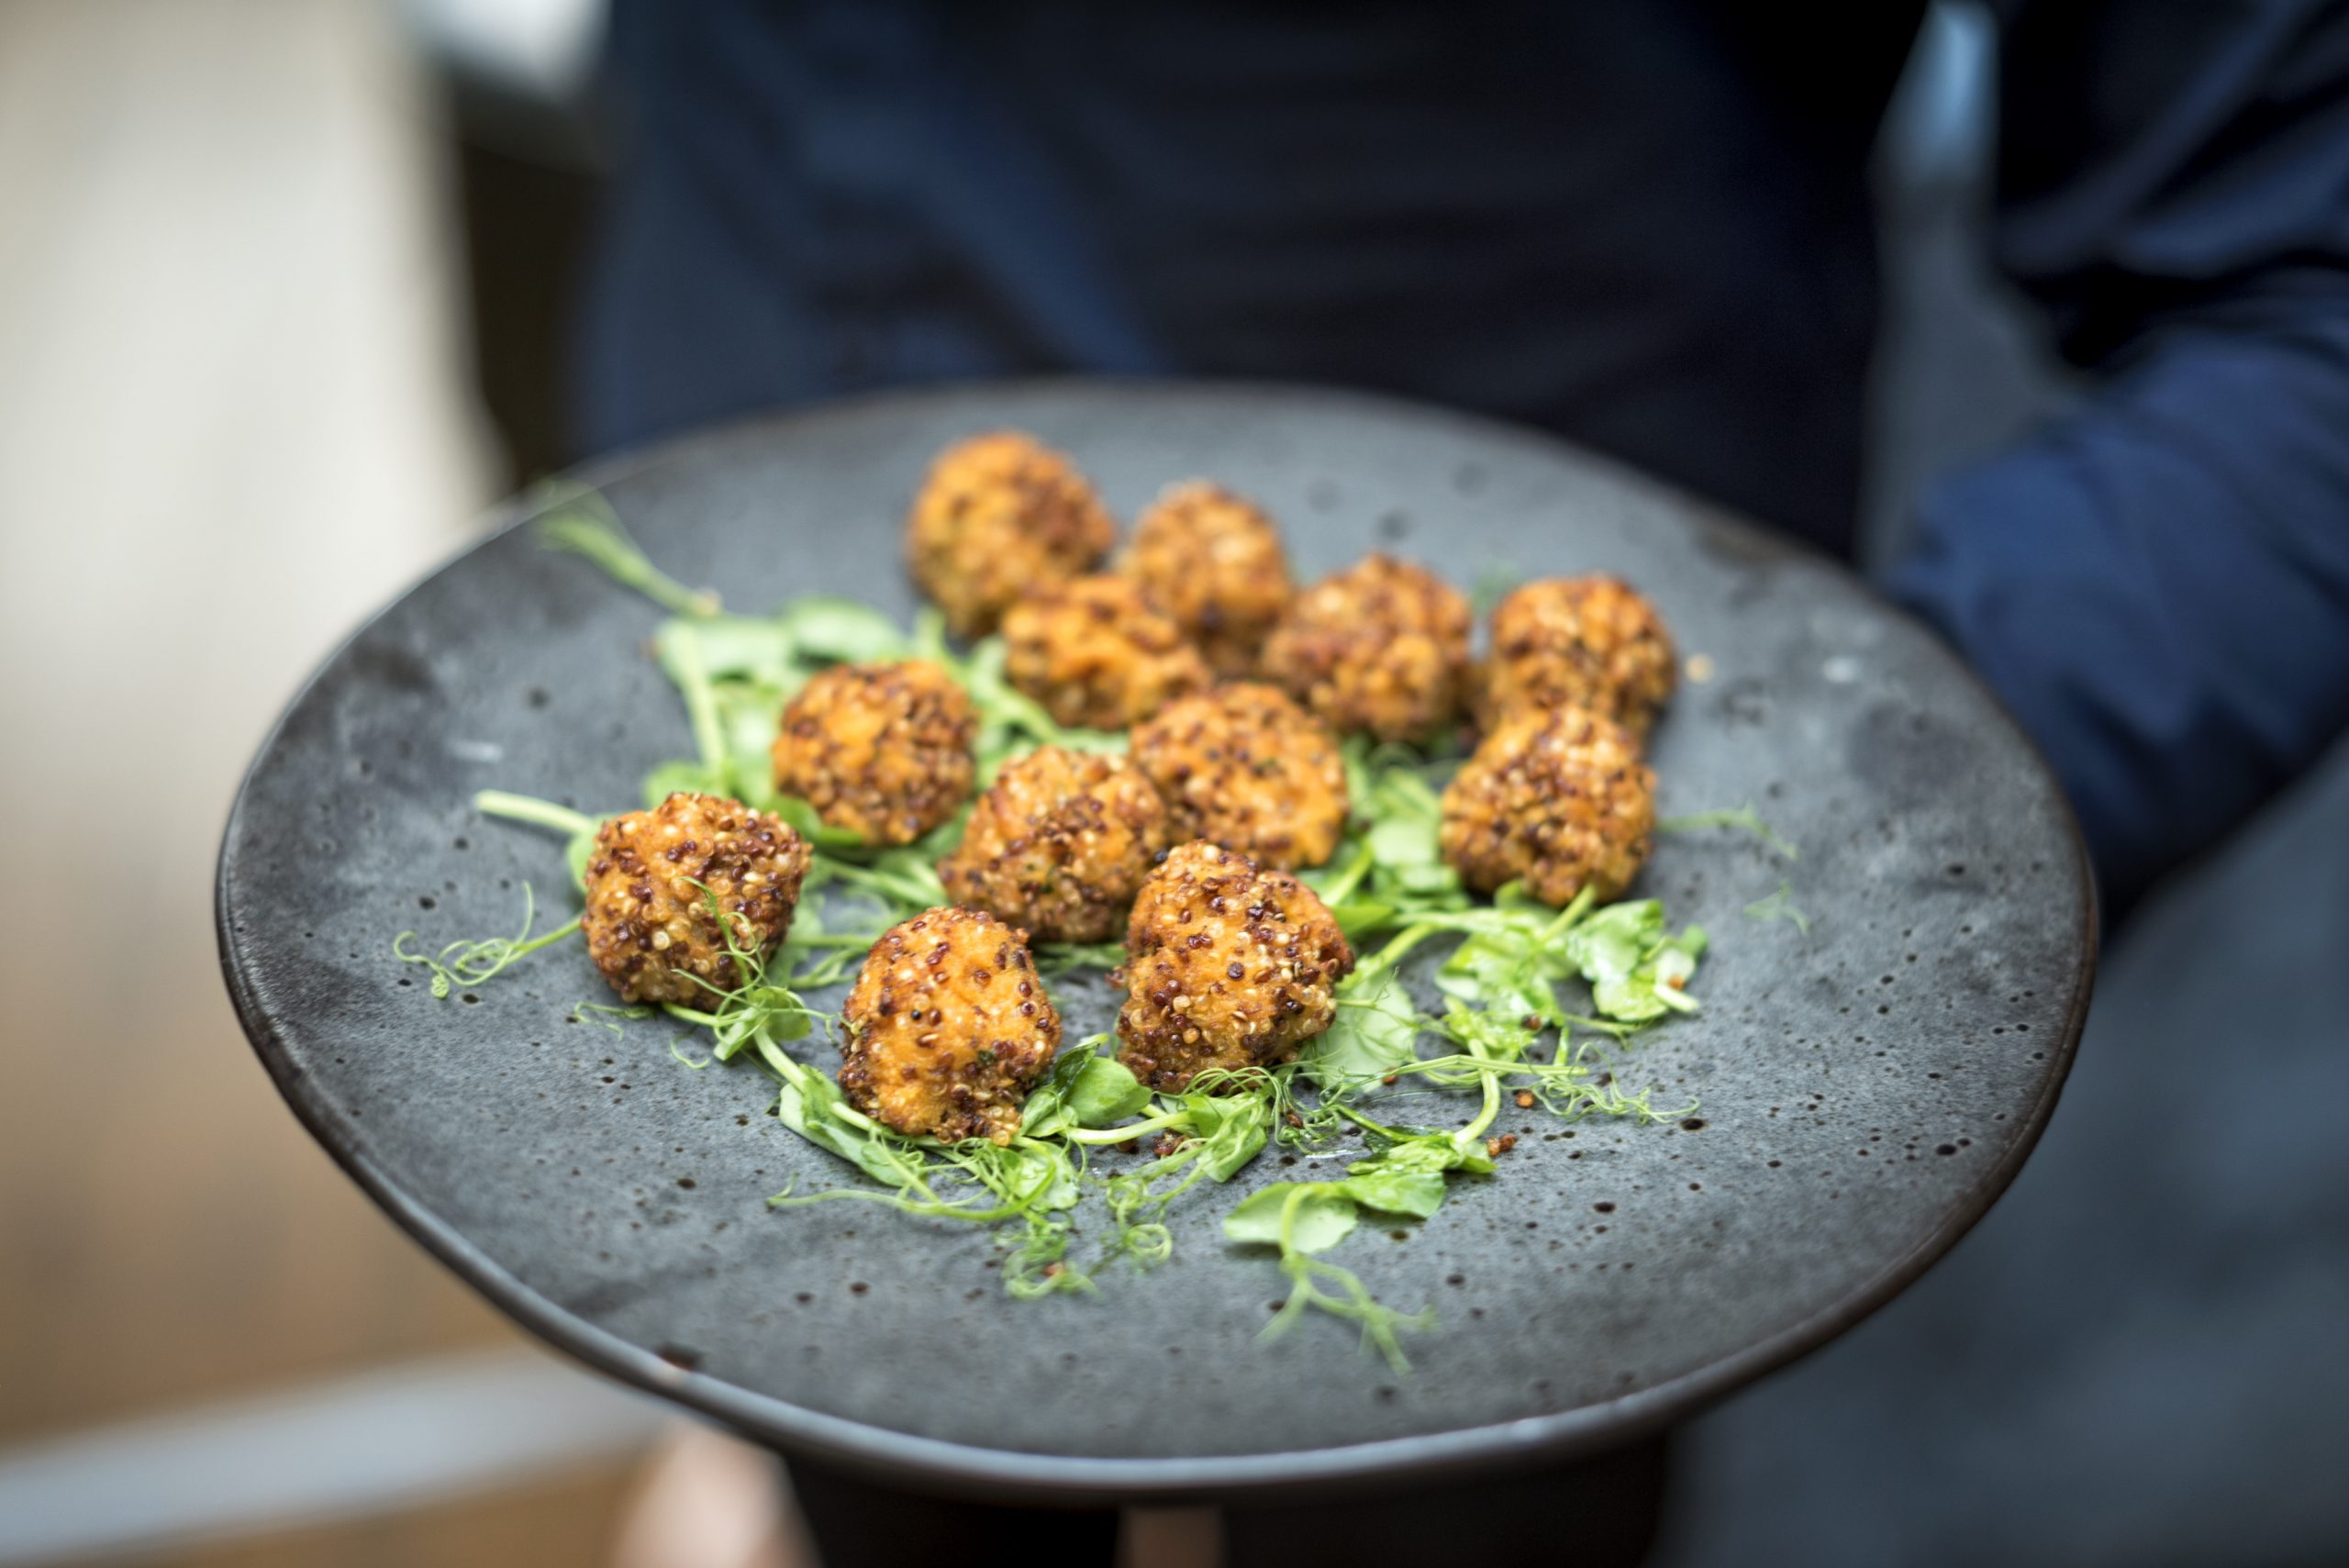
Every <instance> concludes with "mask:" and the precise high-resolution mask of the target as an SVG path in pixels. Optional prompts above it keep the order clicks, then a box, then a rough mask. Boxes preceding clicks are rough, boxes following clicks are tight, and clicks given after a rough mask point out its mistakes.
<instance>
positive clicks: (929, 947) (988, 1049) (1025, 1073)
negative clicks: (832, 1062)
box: [841, 909, 1061, 1143]
mask: <svg viewBox="0 0 2349 1568" xmlns="http://www.w3.org/2000/svg"><path fill="white" fill-rule="evenodd" d="M841 1028H842V1029H843V1031H844V1032H845V1034H846V1036H847V1040H846V1042H845V1043H844V1044H843V1045H842V1046H841V1093H842V1094H843V1095H846V1096H847V1099H848V1103H849V1104H850V1105H852V1106H855V1107H856V1108H857V1109H858V1110H861V1111H863V1113H864V1114H865V1115H867V1116H869V1117H871V1118H873V1119H874V1120H875V1121H877V1122H879V1123H881V1124H882V1125H883V1126H884V1127H887V1128H890V1129H895V1130H896V1131H898V1132H902V1133H904V1134H906V1135H907V1137H909V1138H918V1137H920V1136H922V1135H923V1134H925V1133H926V1134H928V1135H929V1136H930V1137H932V1138H936V1139H938V1140H940V1141H941V1142H945V1143H953V1142H958V1141H960V1140H963V1139H965V1138H987V1139H992V1140H995V1141H996V1142H997V1143H1008V1142H1010V1141H1011V1140H1012V1137H1013V1136H1014V1135H1015V1134H1016V1133H1018V1132H1019V1105H1020V1102H1021V1101H1022V1100H1024V1099H1025V1098H1027V1095H1028V1090H1029V1089H1030V1086H1032V1085H1033V1084H1035V1082H1036V1080H1037V1079H1038V1078H1040V1077H1041V1076H1042V1075H1043V1073H1044V1070H1045V1069H1046V1068H1048V1067H1050V1066H1051V1065H1052V1054H1053V1053H1054V1052H1055V1051H1059V1050H1060V1047H1061V1017H1060V1014H1059V1013H1058V1012H1056V1011H1054V1010H1053V1007H1052V998H1051V997H1050V996H1048V995H1045V994H1044V984H1043V982H1042V981H1041V980H1039V979H1037V978H1036V964H1035V961H1034V960H1033V959H1032V958H1030V956H1029V953H1028V933H1027V932H1025V931H1022V930H1020V929H1019V928H1018V927H1016V926H1007V925H1005V924H1004V923H1003V922H1002V921H1000V920H998V919H996V917H994V916H992V915H988V914H985V913H982V912H981V911H979V910H976V909H930V910H926V911H924V912H923V913H921V914H919V915H917V916H915V917H913V918H912V919H910V920H904V921H900V922H899V923H898V924H896V925H895V926H892V927H891V928H889V929H888V930H887V931H885V932H884V933H883V934H882V937H881V940H879V941H877V942H875V943H874V944H873V951H872V952H870V953H869V954H867V955H866V956H865V960H864V968H863V970H862V971H860V972H859V973H858V974H857V977H856V984H855V985H854V986H853V987H852V989H851V990H850V992H849V995H848V1001H847V1003H846V1005H845V1006H842V1007H841Z"/></svg>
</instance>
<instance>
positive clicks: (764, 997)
mask: <svg viewBox="0 0 2349 1568" xmlns="http://www.w3.org/2000/svg"><path fill="white" fill-rule="evenodd" d="M742 1007H743V1010H744V1011H746V1012H752V1013H755V1014H756V1015H757V1019H758V1024H759V1026H760V1027H763V1029H765V1030H766V1031H767V1035H768V1037H769V1038H770V1039H773V1040H805V1039H807V1034H808V1031H809V1030H810V1029H814V1028H815V1018H814V1015H813V1014H812V1013H810V1012H809V1011H808V1008H807V1004H806V1003H805V1002H802V1001H801V1000H800V999H799V996H798V995H797V993H796V992H793V991H790V990H788V989H786V988H785V987H784V986H781V985H754V986H752V987H751V989H750V990H748V991H746V992H744V993H743V995H742Z"/></svg>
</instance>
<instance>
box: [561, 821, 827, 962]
mask: <svg viewBox="0 0 2349 1568" xmlns="http://www.w3.org/2000/svg"><path fill="white" fill-rule="evenodd" d="M805 875H807V841H806V840H803V839H801V838H800V836H799V835H798V834H797V833H796V832H794V831H792V829H791V827H790V825H789V824H788V823H786V822H785V821H784V820H783V819H782V818H780V817H770V816H768V815H767V814H766V813H765V812H763V811H753V810H751V808H750V807H749V806H745V805H743V804H742V803H741V802H740V801H739V800H729V799H727V798H726V797H725V796H723V795H685V794H677V795H671V796H670V797H669V798H668V799H666V800H664V801H662V803H661V804H660V805H659V806H654V807H653V808H652V809H651V810H650V811H631V812H629V813H628V814H627V815H625V816H621V817H613V818H612V819H611V820H610V821H608V822H607V823H605V824H604V825H603V827H601V828H598V829H596V848H595V851H594V852H593V853H592V854H590V855H589V856H588V859H587V907H586V908H585V909H584V910H583V911H582V912H581V914H580V917H579V926H580V929H581V930H583V931H584V932H585V933H586V937H587V954H588V956H589V957H590V958H592V959H594V960H595V961H596V968H597V969H599V970H602V971H603V972H604V978H605V979H606V980H608V981H610V982H611V985H612V989H613V990H615V991H617V992H618V993H619V994H620V995H621V997H622V998H623V999H624V1000H627V1001H630V1002H682V1003H685V1004H687V1005H688V1006H707V1005H708V1004H710V1003H712V1002H714V1001H716V1000H717V999H718V994H719V993H721V992H726V991H731V990H733V989H735V988H736V987H737V986H739V985H740V984H742V982H743V981H745V980H746V979H748V978H749V976H748V975H745V974H743V973H740V965H738V964H737V963H736V962H734V956H733V954H732V953H731V952H729V951H728V950H727V945H726V936H727V933H726V931H725V930H723V929H720V928H719V926H718V916H716V915H713V914H711V912H710V907H709V904H710V899H711V898H713V897H715V898H716V900H717V902H718V909H719V910H720V911H722V912H723V915H724V918H725V921H726V925H727V926H728V927H729V928H730V929H731V930H732V934H733V938H734V944H735V945H736V946H737V947H740V949H741V950H742V951H744V952H746V953H749V954H751V955H752V956H753V957H756V958H762V959H763V958H764V957H765V956H766V955H767V954H768V953H770V952H772V951H774V946H775V944H776V943H777V942H780V941H781V940H783V938H784V934H785V932H786V931H788V930H790V929H791V913H792V910H793V909H794V908H795V907H796V906H797V904H798V902H799V880H800V878H801V877H803V876H805ZM696 883H698V884H700V885H699V886H696V885H695V884H696ZM704 889H707V892H705V891H704Z"/></svg>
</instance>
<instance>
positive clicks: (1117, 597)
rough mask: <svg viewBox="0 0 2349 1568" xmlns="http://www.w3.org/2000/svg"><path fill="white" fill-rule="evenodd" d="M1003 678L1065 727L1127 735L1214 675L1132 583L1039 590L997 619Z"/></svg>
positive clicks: (1081, 583)
mask: <svg viewBox="0 0 2349 1568" xmlns="http://www.w3.org/2000/svg"><path fill="white" fill-rule="evenodd" d="M1003 640H1004V644H1005V647H1004V661H1003V672H1004V673H1005V675H1007V676H1008V677H1009V679H1010V681H1011V684H1013V685H1015V686H1017V687H1019V689H1020V690H1021V691H1023V692H1026V693H1027V694H1028V695H1030V696H1031V697H1034V698H1035V699H1036V700H1037V701H1038V702H1040V703H1042V704H1043V705H1044V707H1045V710H1046V711H1047V712H1049V713H1050V714H1051V715H1052V717H1054V718H1055V719H1058V720H1059V721H1060V722H1061V723H1063V724H1066V725H1072V726H1077V727H1081V728H1087V729H1123V728H1126V727H1127V726H1128V725H1130V724H1135V723H1139V722H1140V721H1141V720H1142V719H1145V718H1148V717H1150V716H1151V715H1152V714H1153V713H1156V712H1157V711H1158V710H1159V709H1160V708H1162V707H1163V706H1166V704H1168V703H1169V702H1171V701H1173V700H1174V699H1175V698H1176V697H1181V696H1188V695H1190V694H1191V693H1193V692H1197V691H1204V690H1206V689H1207V686H1208V682H1209V681H1210V680H1212V679H1213V678H1214V677H1213V676H1211V675H1210V674H1209V673H1208V662H1207V661H1206V660H1205V659H1203V658H1201V657H1200V656H1199V651H1198V650H1197V649H1196V648H1194V647H1192V646H1191V641H1190V639H1188V638H1186V637H1185V636H1184V635H1183V628H1181V627H1179V626H1176V625H1175V622H1174V621H1173V620H1172V619H1171V618H1169V617H1167V615H1166V614H1165V612H1163V611H1162V610H1161V609H1160V608H1159V607H1158V606H1156V605H1154V604H1152V602H1151V600H1150V596H1149V595H1146V594H1144V593H1143V592H1142V590H1141V585H1140V584H1137V583H1135V582H1134V581H1133V580H1132V579H1131V578H1130V577H1115V576H1108V575H1106V574H1105V575H1102V576H1097V577H1079V578H1077V579H1076V580H1075V581H1074V582H1070V583H1055V584H1048V585H1047V586H1045V587H1043V588H1041V589H1040V590H1038V591H1037V592H1036V593H1034V594H1032V595H1030V596H1029V597H1027V598H1024V599H1022V600H1020V601H1019V603H1018V604H1016V605H1014V606H1011V609H1010V611H1009V612H1008V613H1007V614H1006V615H1005V616H1004V617H1003Z"/></svg>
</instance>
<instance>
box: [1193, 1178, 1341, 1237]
mask: <svg viewBox="0 0 2349 1568" xmlns="http://www.w3.org/2000/svg"><path fill="white" fill-rule="evenodd" d="M1291 1195H1297V1203H1296V1207H1294V1208H1291V1207H1289V1200H1290V1197H1291ZM1284 1217H1286V1229H1287V1232H1288V1235H1287V1245H1286V1248H1284V1251H1295V1252H1306V1253H1310V1252H1326V1251H1329V1250H1330V1248H1332V1247H1334V1246H1336V1245H1337V1244H1338V1243H1339V1242H1341V1241H1342V1240H1345V1239H1346V1237H1347V1236H1348V1235H1349V1234H1351V1233H1352V1232H1353V1228H1354V1223H1355V1220H1356V1218H1358V1217H1357V1215H1356V1213H1355V1210H1354V1200H1353V1198H1352V1197H1351V1196H1349V1195H1347V1194H1346V1192H1345V1190H1344V1184H1342V1183H1339V1182H1275V1183H1274V1184H1272V1185H1271V1186H1268V1187H1265V1188H1264V1189H1263V1190H1261V1191H1259V1192H1255V1193H1252V1194H1250V1195H1248V1197H1247V1198H1246V1199H1245V1200H1243V1201H1242V1202H1241V1205H1240V1207H1237V1208H1235V1209H1233V1210H1232V1211H1231V1212H1230V1214H1227V1215H1225V1216H1224V1217H1223V1233H1224V1234H1225V1235H1226V1236H1229V1237H1230V1238H1231V1240H1234V1241H1261V1242H1264V1243H1266V1244H1267V1245H1270V1246H1275V1247H1279V1246H1282V1234H1281V1233H1282V1229H1283V1221H1284Z"/></svg>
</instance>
